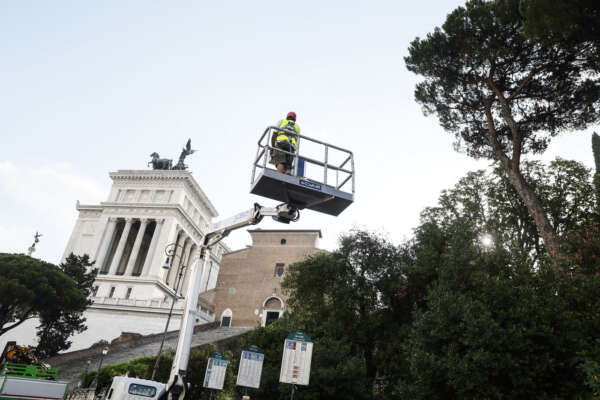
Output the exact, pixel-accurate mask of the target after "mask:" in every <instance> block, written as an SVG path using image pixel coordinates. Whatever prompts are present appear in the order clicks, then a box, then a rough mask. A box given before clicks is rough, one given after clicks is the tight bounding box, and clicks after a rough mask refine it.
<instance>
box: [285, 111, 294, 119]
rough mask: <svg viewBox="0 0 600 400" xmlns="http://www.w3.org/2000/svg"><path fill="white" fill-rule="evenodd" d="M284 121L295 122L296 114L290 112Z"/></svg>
mask: <svg viewBox="0 0 600 400" xmlns="http://www.w3.org/2000/svg"><path fill="white" fill-rule="evenodd" d="M285 118H286V119H291V120H292V121H295V120H296V113H295V112H293V111H290V112H289V113H288V115H287V117H285Z"/></svg>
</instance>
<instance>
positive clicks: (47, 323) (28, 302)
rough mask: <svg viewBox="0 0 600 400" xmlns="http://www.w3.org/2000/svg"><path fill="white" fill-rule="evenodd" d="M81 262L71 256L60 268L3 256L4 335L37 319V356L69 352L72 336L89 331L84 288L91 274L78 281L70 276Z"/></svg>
mask: <svg viewBox="0 0 600 400" xmlns="http://www.w3.org/2000/svg"><path fill="white" fill-rule="evenodd" d="M81 260H82V259H80V258H76V257H75V258H74V256H73V257H70V258H69V259H67V261H66V262H65V263H64V264H62V265H61V268H58V267H57V266H55V265H53V264H50V263H47V262H44V261H41V260H38V259H36V258H32V257H28V256H25V255H21V254H0V335H2V334H4V333H6V332H8V331H9V330H11V329H14V328H16V327H18V326H19V325H21V324H22V323H23V322H25V321H27V320H29V319H31V318H34V317H37V318H39V320H40V325H39V327H38V338H39V344H38V348H37V349H36V355H37V356H38V357H41V358H45V357H47V356H50V355H52V354H56V353H57V352H58V351H60V350H64V349H67V348H68V347H69V346H70V342H69V341H68V340H67V339H68V337H69V336H71V335H72V334H73V333H75V332H81V331H82V330H83V329H85V325H83V323H84V321H85V319H83V318H82V313H83V311H84V310H85V309H86V308H87V306H88V305H89V300H88V298H87V294H89V292H86V290H85V289H83V288H84V287H86V286H89V283H86V281H87V280H88V278H89V277H90V276H91V275H89V274H86V273H84V274H83V276H85V277H82V280H80V281H78V282H76V281H74V280H73V279H72V278H71V277H70V276H69V274H71V273H73V272H74V270H77V268H76V267H75V266H74V265H73V262H76V263H77V262H80V261H81ZM85 260H87V259H85ZM85 260H84V261H85ZM88 261H89V260H87V261H85V262H88ZM84 268H85V267H84ZM61 269H62V270H61ZM63 271H64V272H63ZM74 275H77V274H74Z"/></svg>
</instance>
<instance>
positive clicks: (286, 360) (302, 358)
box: [279, 332, 313, 385]
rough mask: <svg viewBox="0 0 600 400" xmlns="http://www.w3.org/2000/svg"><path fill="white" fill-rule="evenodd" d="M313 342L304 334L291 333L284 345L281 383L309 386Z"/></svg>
mask: <svg viewBox="0 0 600 400" xmlns="http://www.w3.org/2000/svg"><path fill="white" fill-rule="evenodd" d="M312 349H313V343H312V340H310V338H309V337H308V335H306V334H305V333H302V332H294V333H290V334H289V335H288V337H287V339H285V342H284V344H283V359H282V360H281V373H280V375H279V382H281V383H292V384H296V385H308V380H309V378H310V361H311V359H312Z"/></svg>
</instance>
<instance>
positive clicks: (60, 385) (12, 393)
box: [0, 342, 67, 400]
mask: <svg viewBox="0 0 600 400" xmlns="http://www.w3.org/2000/svg"><path fill="white" fill-rule="evenodd" d="M33 350H34V348H33V347H31V346H18V345H17V344H16V342H8V343H7V344H6V346H5V347H4V351H3V352H2V355H1V356H0V399H2V400H4V399H19V400H31V399H43V400H59V399H64V397H65V394H66V391H67V383H66V382H59V381H57V380H56V374H57V372H58V370H57V369H51V368H49V367H47V366H44V365H40V364H41V363H40V362H39V361H38V360H37V358H36V357H35V356H34V355H33Z"/></svg>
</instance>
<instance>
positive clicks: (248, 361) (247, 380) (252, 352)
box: [236, 345, 265, 389]
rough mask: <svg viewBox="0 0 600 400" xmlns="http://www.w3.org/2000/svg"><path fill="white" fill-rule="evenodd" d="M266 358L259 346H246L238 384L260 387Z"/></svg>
mask: <svg viewBox="0 0 600 400" xmlns="http://www.w3.org/2000/svg"><path fill="white" fill-rule="evenodd" d="M264 359H265V355H264V354H263V352H262V350H261V349H259V348H258V347H257V346H254V345H250V346H247V347H245V348H244V350H243V351H242V357H241V358H240V368H239V369H238V375H237V382H236V385H238V386H246V387H251V388H255V389H258V388H259V386H260V375H261V374H262V367H263V361H264Z"/></svg>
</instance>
